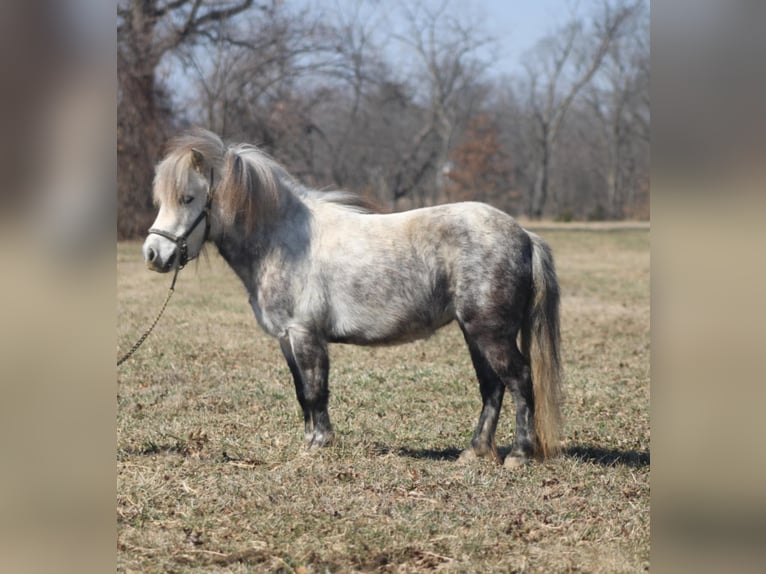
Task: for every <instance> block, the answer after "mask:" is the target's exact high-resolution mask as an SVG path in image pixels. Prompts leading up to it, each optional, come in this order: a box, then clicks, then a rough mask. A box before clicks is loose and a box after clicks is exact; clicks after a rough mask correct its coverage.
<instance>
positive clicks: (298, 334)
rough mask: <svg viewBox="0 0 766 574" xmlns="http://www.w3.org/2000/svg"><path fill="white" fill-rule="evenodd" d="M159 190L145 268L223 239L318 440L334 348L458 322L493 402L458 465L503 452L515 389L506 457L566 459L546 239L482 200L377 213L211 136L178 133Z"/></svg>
mask: <svg viewBox="0 0 766 574" xmlns="http://www.w3.org/2000/svg"><path fill="white" fill-rule="evenodd" d="M154 199H155V202H156V203H157V204H158V205H159V214H158V216H157V219H156V220H155V222H154V225H153V227H152V229H151V230H150V231H149V236H148V237H147V239H146V241H145V243H144V246H143V254H144V258H145V260H146V263H147V265H148V266H149V268H150V269H153V270H155V271H160V272H167V271H170V270H174V269H175V268H176V267H179V266H183V265H185V264H186V263H187V261H189V260H190V259H193V258H194V257H196V256H197V255H198V254H199V253H200V250H201V249H202V247H203V245H204V243H205V242H206V241H207V240H210V241H212V242H214V243H215V244H216V246H217V247H218V250H219V251H220V253H221V255H222V256H223V258H224V259H225V260H226V261H227V262H228V263H229V265H230V266H231V267H232V269H233V270H234V271H235V272H236V274H237V275H238V276H239V278H240V279H241V280H242V282H243V283H244V285H245V288H246V289H247V291H248V293H249V295H250V305H251V306H252V308H253V311H254V313H255V317H256V319H257V321H258V323H259V324H260V326H261V327H262V328H263V329H264V330H265V331H266V332H267V333H268V334H269V335H271V336H273V337H275V338H276V339H277V340H278V341H279V344H280V347H281V349H282V353H283V354H284V356H285V359H286V360H287V364H288V365H289V367H290V371H291V373H292V376H293V379H294V383H295V391H296V394H297V397H298V402H299V403H300V405H301V408H302V409H303V417H304V421H305V431H306V444H307V447H308V448H309V449H313V448H317V447H321V446H324V445H327V444H328V443H330V442H331V441H332V438H333V429H332V425H331V424H330V417H329V415H328V412H327V403H328V397H329V391H328V385H327V378H328V369H329V361H328V354H327V345H328V343H350V344H355V345H390V344H396V343H404V342H408V341H412V340H415V339H418V338H422V337H426V336H428V335H430V334H431V333H433V332H434V331H435V330H436V329H438V328H439V327H442V326H444V325H446V324H448V323H450V322H451V321H453V320H457V322H458V324H459V325H460V328H461V329H462V331H463V335H464V336H465V340H466V342H467V343H468V348H469V350H470V353H471V359H472V360H473V365H474V367H475V369H476V375H477V377H478V379H479V388H480V390H481V398H482V401H483V406H482V410H481V415H480V417H479V423H478V426H477V427H476V431H475V432H474V434H473V438H472V439H471V444H470V446H469V448H468V449H466V450H465V451H463V453H462V454H461V459H463V460H465V459H471V458H475V457H483V456H494V457H495V459H496V460H498V461H500V458H499V456H498V453H497V449H496V447H495V430H496V427H497V420H498V416H499V414H500V408H501V405H502V401H503V394H504V392H505V389H506V388H508V389H509V390H510V392H511V394H512V396H513V400H514V401H515V403H516V435H515V438H514V441H513V445H512V447H511V451H510V455H509V456H508V457H507V458H506V461H505V465H506V466H509V467H513V466H518V465H520V464H522V463H524V462H526V461H528V460H529V459H530V458H531V457H537V458H544V457H548V456H551V455H553V454H555V453H556V452H557V450H558V448H559V440H560V436H559V432H560V424H561V421H560V414H559V402H560V361H559V313H558V306H559V292H558V284H557V280H556V272H555V270H554V266H553V259H552V255H551V251H550V249H549V248H548V246H547V245H546V243H545V242H543V240H542V239H540V237H538V236H537V235H535V234H534V233H530V232H528V231H526V230H524V229H523V228H522V227H521V226H519V225H518V223H516V221H514V219H513V218H511V217H510V216H509V215H506V214H505V213H503V212H501V211H498V210H497V209H494V208H492V207H490V206H488V205H484V204H481V203H456V204H451V205H442V206H437V207H429V208H424V209H415V210H412V211H407V212H403V213H395V214H379V213H373V212H372V211H371V210H369V209H366V208H365V207H364V206H363V203H362V202H361V201H360V200H359V199H358V198H357V197H356V196H354V195H352V194H348V193H343V192H335V191H333V192H322V191H316V190H311V189H307V188H306V187H304V186H302V185H301V184H299V183H298V182H296V181H295V180H294V179H293V178H292V177H291V176H290V175H289V174H288V173H287V172H286V171H285V170H284V168H282V167H281V166H280V165H278V164H277V163H276V162H275V161H273V160H272V159H270V158H269V157H268V156H266V155H265V154H264V153H263V152H261V151H259V150H258V149H257V148H256V147H254V146H251V145H246V144H239V145H230V146H228V147H227V146H225V145H224V143H223V142H222V141H221V139H220V138H219V137H218V136H216V135H215V134H213V133H211V132H208V131H205V130H200V129H197V130H193V131H191V132H189V133H187V134H185V135H182V136H180V137H179V138H177V139H176V140H174V141H173V142H171V144H170V147H169V153H168V154H167V156H166V157H165V158H164V159H163V160H162V161H161V162H160V163H159V165H158V166H157V173H156V177H155V183H154ZM519 335H520V337H519Z"/></svg>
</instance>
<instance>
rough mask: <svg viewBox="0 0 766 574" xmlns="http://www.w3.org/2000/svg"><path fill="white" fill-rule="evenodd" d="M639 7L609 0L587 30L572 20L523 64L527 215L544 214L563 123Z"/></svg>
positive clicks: (604, 3) (634, 4) (579, 22)
mask: <svg viewBox="0 0 766 574" xmlns="http://www.w3.org/2000/svg"><path fill="white" fill-rule="evenodd" d="M640 5H641V2H640V1H638V2H632V3H626V2H624V1H622V0H620V1H619V2H616V3H614V4H613V3H611V2H609V1H607V0H605V1H604V2H603V4H602V5H601V10H600V11H599V13H598V14H597V15H596V17H595V18H594V19H593V21H592V24H591V26H590V30H589V29H588V28H586V26H585V25H584V24H583V22H582V21H580V20H579V19H573V20H572V21H571V22H569V23H568V24H566V25H565V26H564V27H563V28H561V29H560V30H559V31H558V32H557V33H556V34H554V35H552V36H548V37H546V38H544V39H543V40H541V41H540V42H539V43H538V44H537V46H536V47H535V49H534V52H533V53H532V54H531V55H530V59H529V60H528V61H527V63H526V65H525V70H526V75H527V82H528V90H529V103H530V106H531V111H532V119H533V129H534V136H533V137H534V147H535V154H534V160H535V175H534V181H533V184H532V190H531V193H530V196H529V208H528V209H529V211H528V213H529V216H530V217H532V218H535V219H539V218H540V217H542V215H543V211H544V209H545V205H546V202H547V200H548V195H549V185H550V170H551V164H552V161H553V156H554V153H555V150H556V144H557V140H558V136H559V132H560V130H561V127H562V124H563V121H564V118H565V117H566V114H567V112H568V111H569V109H570V108H571V106H572V103H573V102H574V100H575V98H576V97H577V96H578V94H579V93H580V91H581V90H582V89H583V88H584V87H585V86H586V85H587V84H588V83H589V82H590V81H591V79H592V78H593V77H594V76H595V75H596V73H597V72H598V70H599V69H600V67H601V65H602V63H603V61H604V58H605V57H606V56H607V54H608V53H609V49H610V47H611V46H612V44H613V43H614V42H615V40H616V39H617V38H618V37H619V36H620V35H621V34H622V33H623V32H624V29H625V23H626V21H627V20H628V19H629V18H630V17H631V15H632V14H634V13H635V12H636V11H637V10H638V7H639V6H640Z"/></svg>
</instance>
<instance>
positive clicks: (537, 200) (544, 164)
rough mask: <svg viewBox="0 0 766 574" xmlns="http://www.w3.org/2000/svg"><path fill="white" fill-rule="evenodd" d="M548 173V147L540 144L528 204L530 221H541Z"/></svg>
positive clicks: (546, 195) (546, 196)
mask: <svg viewBox="0 0 766 574" xmlns="http://www.w3.org/2000/svg"><path fill="white" fill-rule="evenodd" d="M549 172H550V145H549V144H548V143H547V142H543V143H542V144H541V149H540V160H539V163H538V164H537V169H536V170H535V183H534V187H533V188H532V197H531V198H530V202H529V217H530V219H541V218H542V216H543V211H544V209H545V202H546V201H547V199H548V175H549Z"/></svg>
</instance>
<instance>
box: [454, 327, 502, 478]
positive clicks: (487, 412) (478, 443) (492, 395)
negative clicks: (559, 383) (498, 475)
mask: <svg viewBox="0 0 766 574" xmlns="http://www.w3.org/2000/svg"><path fill="white" fill-rule="evenodd" d="M463 334H464V335H465V338H466V343H468V349H469V351H470V352H471V361H472V362H473V367H474V369H475V370H476V377H477V378H478V379H479V389H480V391H481V401H482V408H481V414H480V415H479V423H478V424H477V425H476V430H475V431H474V433H473V437H472V438H471V445H470V446H469V448H467V449H466V450H464V451H463V452H462V453H461V455H460V460H461V461H468V460H471V459H474V458H476V457H486V456H490V455H491V456H492V457H493V458H494V459H495V460H496V461H497V462H498V463H499V462H501V460H500V455H499V454H498V453H497V446H496V444H495V431H496V430H497V419H498V418H499V416H500V409H501V407H502V405H503V394H504V393H505V386H504V385H503V382H502V381H501V380H500V378H499V377H498V376H497V374H496V373H495V371H494V370H493V369H492V367H490V365H489V363H488V362H487V360H486V359H485V358H484V355H483V354H482V352H481V351H480V350H479V348H478V347H477V346H476V345H475V344H474V342H473V341H472V340H471V339H470V338H469V337H468V335H467V334H466V333H465V331H463Z"/></svg>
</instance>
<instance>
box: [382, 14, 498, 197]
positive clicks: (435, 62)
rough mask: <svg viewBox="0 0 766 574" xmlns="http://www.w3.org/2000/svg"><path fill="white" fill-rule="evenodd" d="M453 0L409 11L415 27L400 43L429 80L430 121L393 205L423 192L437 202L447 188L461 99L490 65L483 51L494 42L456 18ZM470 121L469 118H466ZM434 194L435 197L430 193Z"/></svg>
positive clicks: (404, 167)
mask: <svg viewBox="0 0 766 574" xmlns="http://www.w3.org/2000/svg"><path fill="white" fill-rule="evenodd" d="M451 8H452V7H451V2H450V1H449V0H442V1H441V2H440V3H439V4H437V5H435V6H434V5H431V4H429V3H419V4H417V6H416V7H415V8H412V7H410V6H409V5H406V6H404V14H405V17H406V19H407V22H408V23H409V26H408V29H407V34H406V35H402V34H397V35H395V38H396V39H397V40H399V41H400V42H401V43H402V44H403V45H404V46H406V47H407V48H409V49H411V50H412V52H413V54H414V55H415V56H416V58H417V61H418V69H417V70H418V74H419V75H420V76H421V77H425V78H426V82H425V84H424V86H423V88H424V90H423V91H424V93H423V94H422V95H423V98H424V100H425V102H424V103H425V115H424V121H423V123H422V125H421V127H420V129H419V130H418V131H417V133H416V134H415V135H414V137H413V138H412V139H411V141H410V144H409V146H408V150H407V152H406V153H405V154H404V155H403V156H402V157H401V161H400V162H399V169H398V170H397V171H396V173H394V174H393V178H392V186H391V187H392V189H391V194H392V200H393V204H394V206H396V202H397V201H398V200H399V199H400V198H402V197H404V196H406V195H409V194H411V193H412V192H413V190H415V189H420V194H419V195H420V203H421V204H422V203H427V202H433V201H434V200H435V199H436V198H437V197H438V196H439V194H440V193H441V192H442V190H443V187H444V181H443V174H444V171H443V170H444V168H445V167H446V166H447V162H448V158H449V151H450V144H451V142H452V135H453V133H454V130H455V127H456V122H457V121H458V119H459V118H458V113H459V111H460V97H461V96H462V95H464V94H465V93H466V90H467V89H468V88H469V87H470V86H472V85H474V84H475V83H477V82H478V81H479V79H480V78H481V76H482V74H483V72H484V71H485V69H486V68H487V67H488V65H489V62H488V61H487V60H485V59H482V57H481V55H480V54H481V50H482V48H487V47H489V45H490V44H491V43H492V40H491V38H490V37H489V36H487V35H486V34H484V32H483V31H482V30H481V29H480V27H479V25H478V24H477V23H476V22H471V21H470V20H465V19H463V20H461V19H459V18H458V17H457V16H456V15H454V14H453V10H452V9H451ZM460 119H462V120H463V121H464V122H467V119H468V118H460ZM428 191H430V193H427V192H428Z"/></svg>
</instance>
